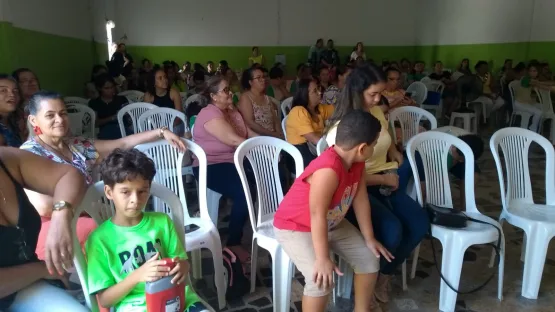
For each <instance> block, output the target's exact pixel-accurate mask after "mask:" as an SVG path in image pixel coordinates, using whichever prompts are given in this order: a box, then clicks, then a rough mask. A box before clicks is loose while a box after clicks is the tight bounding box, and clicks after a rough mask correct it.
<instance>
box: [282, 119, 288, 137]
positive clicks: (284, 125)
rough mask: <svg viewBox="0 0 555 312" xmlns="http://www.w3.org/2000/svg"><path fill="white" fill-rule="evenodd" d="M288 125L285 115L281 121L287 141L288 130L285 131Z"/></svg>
mask: <svg viewBox="0 0 555 312" xmlns="http://www.w3.org/2000/svg"><path fill="white" fill-rule="evenodd" d="M286 125H287V116H285V117H284V118H283V120H282V121H281V130H282V131H283V137H284V138H285V141H287V131H285V129H286Z"/></svg>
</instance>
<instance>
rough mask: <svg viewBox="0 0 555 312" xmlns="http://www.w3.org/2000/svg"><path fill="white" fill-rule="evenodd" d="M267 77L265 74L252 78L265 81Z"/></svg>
mask: <svg viewBox="0 0 555 312" xmlns="http://www.w3.org/2000/svg"><path fill="white" fill-rule="evenodd" d="M265 79H266V78H264V76H258V77H253V78H252V80H258V81H264V80H265Z"/></svg>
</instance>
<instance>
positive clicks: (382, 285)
mask: <svg viewBox="0 0 555 312" xmlns="http://www.w3.org/2000/svg"><path fill="white" fill-rule="evenodd" d="M391 277H392V275H385V274H380V276H379V277H378V281H377V282H376V289H375V290H374V296H375V297H376V299H378V301H380V302H383V303H387V302H389V292H390V291H391Z"/></svg>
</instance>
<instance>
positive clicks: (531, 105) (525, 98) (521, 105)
mask: <svg viewBox="0 0 555 312" xmlns="http://www.w3.org/2000/svg"><path fill="white" fill-rule="evenodd" d="M538 76H539V71H538V68H537V67H536V66H535V65H530V66H528V73H527V74H526V75H525V76H524V77H522V78H521V79H520V83H519V84H518V85H517V86H516V88H515V89H514V92H515V94H514V96H515V100H514V102H513V104H514V107H513V109H514V110H517V111H521V112H527V113H530V114H532V124H530V127H528V129H529V130H531V131H534V132H538V130H539V129H538V126H539V124H540V121H541V118H542V114H543V108H542V105H541V104H540V103H538V102H537V100H536V99H533V98H532V93H534V95H535V91H534V90H533V88H538V89H544V90H550V88H549V86H548V85H546V84H544V83H542V82H540V81H538Z"/></svg>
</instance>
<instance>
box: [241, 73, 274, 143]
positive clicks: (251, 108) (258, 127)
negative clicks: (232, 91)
mask: <svg viewBox="0 0 555 312" xmlns="http://www.w3.org/2000/svg"><path fill="white" fill-rule="evenodd" d="M241 84H242V86H243V90H244V91H245V92H244V93H243V94H241V98H240V99H239V104H238V107H239V112H240V113H241V115H242V116H243V120H244V121H245V123H246V124H247V126H248V127H249V128H250V129H252V130H253V131H254V132H256V133H258V134H260V135H267V136H271V137H275V138H283V133H282V130H281V123H280V118H279V115H278V107H276V105H275V104H274V102H272V101H271V100H270V98H269V97H268V96H267V95H266V94H265V93H266V87H267V86H266V82H265V78H264V73H263V72H262V70H260V69H256V68H249V69H247V70H245V71H244V72H243V77H242V79H241Z"/></svg>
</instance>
